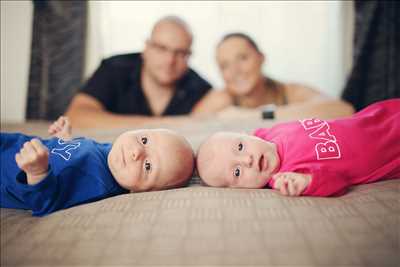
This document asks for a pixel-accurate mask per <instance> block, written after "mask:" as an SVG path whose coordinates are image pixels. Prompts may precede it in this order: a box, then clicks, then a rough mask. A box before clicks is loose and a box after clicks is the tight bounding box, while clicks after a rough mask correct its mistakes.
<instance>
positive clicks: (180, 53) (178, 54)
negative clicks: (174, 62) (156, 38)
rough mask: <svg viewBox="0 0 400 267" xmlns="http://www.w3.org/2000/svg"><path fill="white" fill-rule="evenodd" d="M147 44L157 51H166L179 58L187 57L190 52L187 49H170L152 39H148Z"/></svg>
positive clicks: (164, 52) (163, 52)
mask: <svg viewBox="0 0 400 267" xmlns="http://www.w3.org/2000/svg"><path fill="white" fill-rule="evenodd" d="M148 44H149V45H150V46H151V47H152V48H154V50H156V51H157V52H159V53H162V54H166V53H172V54H173V55H174V56H175V57H177V58H180V59H185V60H186V59H188V58H189V56H190V55H191V54H192V52H191V51H190V50H187V49H171V48H169V47H166V46H165V45H162V44H158V43H156V42H153V41H148Z"/></svg>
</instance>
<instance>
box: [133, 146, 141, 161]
mask: <svg viewBox="0 0 400 267" xmlns="http://www.w3.org/2000/svg"><path fill="white" fill-rule="evenodd" d="M131 153H132V154H131V155H132V158H133V160H139V159H140V158H141V157H142V156H143V154H144V151H143V148H141V147H135V148H133V149H132V152H131Z"/></svg>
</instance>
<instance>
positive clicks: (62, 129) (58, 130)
mask: <svg viewBox="0 0 400 267" xmlns="http://www.w3.org/2000/svg"><path fill="white" fill-rule="evenodd" d="M48 132H49V134H50V135H52V136H55V137H58V138H61V139H63V140H65V141H68V140H71V139H72V127H71V123H70V122H69V119H68V117H65V116H60V117H59V118H58V119H57V120H56V121H55V122H53V124H51V125H50V126H49V129H48Z"/></svg>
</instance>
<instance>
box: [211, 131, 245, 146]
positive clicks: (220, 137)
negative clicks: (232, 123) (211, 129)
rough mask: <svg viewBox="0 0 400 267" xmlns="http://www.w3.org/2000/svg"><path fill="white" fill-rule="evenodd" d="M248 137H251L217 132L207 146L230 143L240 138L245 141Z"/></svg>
mask: <svg viewBox="0 0 400 267" xmlns="http://www.w3.org/2000/svg"><path fill="white" fill-rule="evenodd" d="M248 137H249V136H248V135H245V134H242V133H235V132H217V133H215V134H213V135H212V136H210V137H209V138H208V140H207V142H206V144H215V143H216V142H229V141H233V140H236V139H239V138H240V139H244V138H248Z"/></svg>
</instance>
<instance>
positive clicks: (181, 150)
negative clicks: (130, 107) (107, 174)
mask: <svg viewBox="0 0 400 267" xmlns="http://www.w3.org/2000/svg"><path fill="white" fill-rule="evenodd" d="M107 160H108V166H109V168H110V170H111V173H112V174H113V176H114V178H115V180H116V181H117V182H118V183H119V184H120V185H121V186H122V187H124V188H126V189H128V190H131V191H133V192H139V191H150V190H160V189H166V188H169V187H173V186H174V185H177V184H180V183H182V182H184V181H185V180H186V179H188V178H190V175H191V173H192V171H193V165H194V164H193V152H192V149H191V147H190V145H189V144H188V143H187V142H186V141H185V140H184V139H183V137H181V136H179V135H177V134H175V133H174V132H172V131H169V130H165V129H150V130H137V131H129V132H125V133H123V134H121V135H120V136H119V137H118V138H117V139H116V140H115V142H114V144H113V146H112V148H111V151H110V153H109V155H108V159H107Z"/></svg>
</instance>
